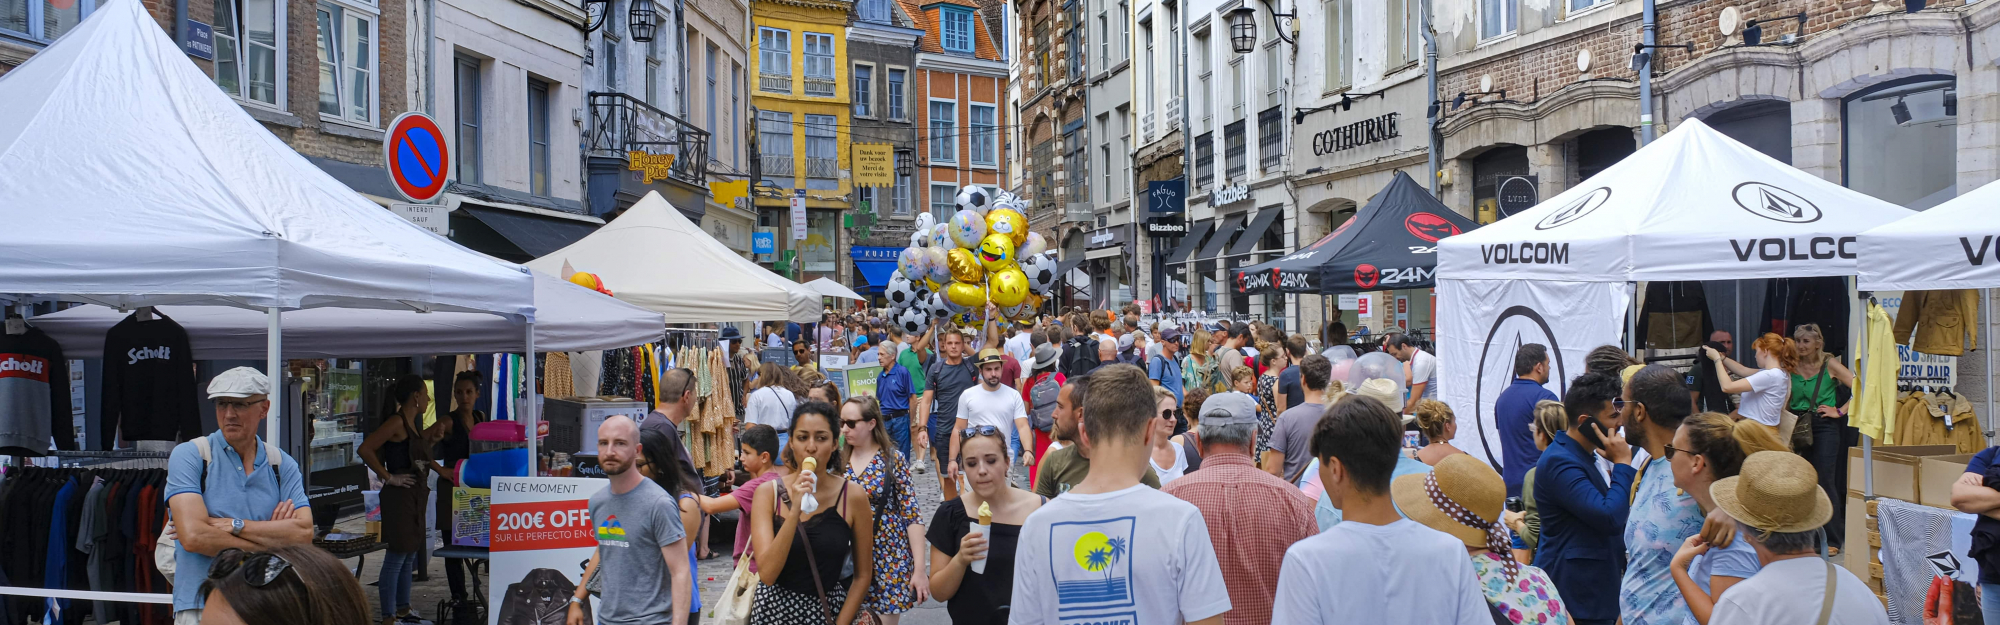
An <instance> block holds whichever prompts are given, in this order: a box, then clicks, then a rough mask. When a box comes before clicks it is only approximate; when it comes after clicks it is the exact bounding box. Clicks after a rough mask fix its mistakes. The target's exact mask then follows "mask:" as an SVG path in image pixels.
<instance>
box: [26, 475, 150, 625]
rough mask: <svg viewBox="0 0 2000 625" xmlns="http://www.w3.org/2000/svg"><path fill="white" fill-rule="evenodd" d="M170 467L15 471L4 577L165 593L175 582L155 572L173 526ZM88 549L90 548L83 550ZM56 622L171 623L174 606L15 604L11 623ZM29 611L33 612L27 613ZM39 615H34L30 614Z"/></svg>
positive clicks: (63, 602) (73, 624)
mask: <svg viewBox="0 0 2000 625" xmlns="http://www.w3.org/2000/svg"><path fill="white" fill-rule="evenodd" d="M166 480H167V472H166V470H165V469H94V470H80V469H45V468H38V467H25V468H9V469H7V478H6V481H5V482H4V483H0V510H5V511H6V512H4V513H0V553H4V554H6V555H5V556H4V557H0V571H4V572H5V574H6V577H7V579H8V580H14V581H15V584H14V585H19V586H29V587H36V588H59V589H68V590H96V591H110V592H145V593H158V592H165V591H166V590H167V588H169V587H170V584H169V583H168V581H167V579H166V578H164V577H161V576H160V574H159V572H158V571H157V570H155V569H154V568H153V546H154V545H153V544H154V541H156V540H157V539H158V537H159V535H160V529H161V528H162V527H163V526H165V525H166V516H167V506H166V504H165V503H164V502H163V501H162V493H163V492H164V489H165V485H166ZM79 546H82V547H84V549H79V548H78V547H79ZM52 607H53V608H58V609H59V610H60V613H61V617H60V618H55V619H52V620H49V621H48V622H50V623H63V624H65V625H78V624H80V623H82V622H83V620H84V619H83V617H84V615H85V614H86V613H91V612H93V611H95V612H96V618H95V622H98V623H107V622H111V621H119V622H122V623H129V624H133V625H167V624H168V623H170V622H172V618H173V617H172V615H171V614H170V613H169V610H168V606H165V605H156V604H140V603H92V602H84V601H72V600H67V599H49V600H38V601H34V602H24V601H16V602H10V604H9V606H8V608H9V609H7V610H6V614H5V617H6V618H7V619H8V621H7V622H9V623H19V622H21V620H22V619H23V618H24V617H28V616H34V617H35V618H36V620H37V622H40V621H41V617H42V615H43V614H44V613H45V612H47V611H48V610H49V609H50V608H52ZM23 612H27V613H23ZM29 613H31V614H29Z"/></svg>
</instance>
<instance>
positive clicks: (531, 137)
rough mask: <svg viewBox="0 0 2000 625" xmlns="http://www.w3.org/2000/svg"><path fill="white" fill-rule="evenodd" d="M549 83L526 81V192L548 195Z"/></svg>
mask: <svg viewBox="0 0 2000 625" xmlns="http://www.w3.org/2000/svg"><path fill="white" fill-rule="evenodd" d="M550 91H551V89H550V85H549V83H546V82H542V81H540V80H535V79H533V78H529V79H528V192H529V193H533V194H535V195H548V194H549V178H550V176H549V163H550V158H549V156H550V155H549V104H550V102H549V98H550V97H551V94H550V93H549V92H550Z"/></svg>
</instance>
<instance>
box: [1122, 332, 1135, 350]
mask: <svg viewBox="0 0 2000 625" xmlns="http://www.w3.org/2000/svg"><path fill="white" fill-rule="evenodd" d="M1133 340H1135V339H1134V337H1133V335H1131V334H1124V335H1120V336H1119V337H1118V349H1119V350H1120V351H1123V350H1127V349H1132V341H1133Z"/></svg>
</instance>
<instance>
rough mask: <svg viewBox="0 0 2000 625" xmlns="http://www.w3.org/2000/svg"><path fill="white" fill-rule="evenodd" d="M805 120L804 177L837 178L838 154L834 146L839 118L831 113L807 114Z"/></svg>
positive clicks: (838, 170) (838, 174)
mask: <svg viewBox="0 0 2000 625" xmlns="http://www.w3.org/2000/svg"><path fill="white" fill-rule="evenodd" d="M805 120H806V124H805V126H806V177H807V178H827V179H832V178H838V177H839V176H840V155H839V154H838V152H839V150H837V149H836V148H835V146H836V145H837V141H838V137H839V134H838V132H839V131H837V130H836V129H835V127H836V126H838V125H839V124H840V118H838V117H835V116H832V115H807V116H806V118H805Z"/></svg>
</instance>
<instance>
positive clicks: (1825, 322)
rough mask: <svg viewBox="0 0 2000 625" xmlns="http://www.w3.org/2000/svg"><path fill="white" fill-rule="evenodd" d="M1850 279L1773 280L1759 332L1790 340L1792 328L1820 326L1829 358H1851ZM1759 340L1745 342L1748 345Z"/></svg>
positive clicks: (1749, 339)
mask: <svg viewBox="0 0 2000 625" xmlns="http://www.w3.org/2000/svg"><path fill="white" fill-rule="evenodd" d="M1849 299H1851V298H1850V297H1848V290H1847V279H1846V278H1841V277H1834V276H1829V277H1819V278H1772V279H1771V280H1770V283H1769V284H1767V285H1765V287H1764V315H1763V317H1760V318H1759V321H1758V323H1757V328H1758V332H1759V333H1762V332H1776V333H1778V334H1780V335H1783V336H1786V337H1790V336H1791V335H1792V328H1796V327H1799V326H1801V325H1804V324H1808V323H1812V324H1818V325H1819V329H1820V334H1821V336H1822V337H1824V338H1825V339H1826V351H1827V353H1829V354H1834V355H1837V356H1842V357H1845V356H1846V355H1847V327H1848V326H1847V300H1849ZM1754 338H1755V337H1750V336H1746V337H1743V338H1742V341H1743V342H1745V343H1748V342H1750V341H1751V340H1753V339H1754Z"/></svg>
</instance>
